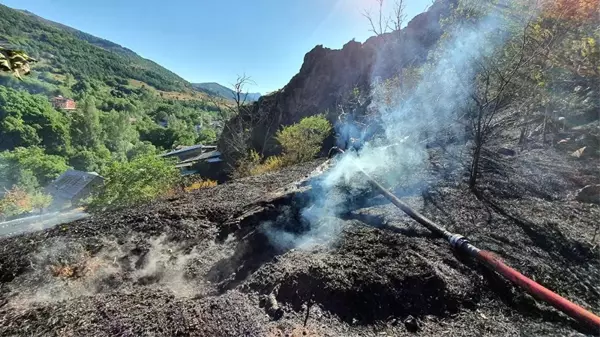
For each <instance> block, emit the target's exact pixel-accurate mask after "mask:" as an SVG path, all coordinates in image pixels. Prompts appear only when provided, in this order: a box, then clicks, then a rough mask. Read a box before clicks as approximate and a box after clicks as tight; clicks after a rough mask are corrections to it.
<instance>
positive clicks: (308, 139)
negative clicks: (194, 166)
mask: <svg viewBox="0 0 600 337" xmlns="http://www.w3.org/2000/svg"><path fill="white" fill-rule="evenodd" d="M331 129H332V127H331V124H330V123H329V121H327V119H325V117H324V116H323V115H317V116H311V117H306V118H303V119H302V120H301V121H300V122H299V123H296V124H293V125H290V126H287V127H284V128H283V129H281V130H280V131H278V132H277V134H276V136H275V138H276V139H277V141H278V142H279V144H281V147H282V148H283V154H282V155H280V156H271V157H268V158H266V159H264V160H263V157H262V156H261V155H260V154H258V152H256V151H254V150H250V152H249V153H248V155H247V156H246V157H245V158H242V159H241V160H239V161H238V162H237V167H236V170H235V172H234V174H233V178H241V177H246V176H251V175H259V174H263V173H267V172H272V171H277V170H279V169H281V168H283V167H285V166H289V165H294V164H299V163H303V162H306V161H310V160H312V159H314V158H315V157H316V156H317V154H318V153H319V151H321V147H322V145H323V141H324V140H325V138H327V136H329V134H330V132H331Z"/></svg>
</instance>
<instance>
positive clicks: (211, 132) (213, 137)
mask: <svg viewBox="0 0 600 337" xmlns="http://www.w3.org/2000/svg"><path fill="white" fill-rule="evenodd" d="M216 142H217V133H216V132H215V129H212V128H206V127H205V128H202V130H200V133H199V135H198V143H201V144H215V143H216Z"/></svg>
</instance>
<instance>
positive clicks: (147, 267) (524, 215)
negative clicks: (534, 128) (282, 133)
mask: <svg viewBox="0 0 600 337" xmlns="http://www.w3.org/2000/svg"><path fill="white" fill-rule="evenodd" d="M571 160H573V159H571V158H568V156H564V155H563V154H561V153H557V152H555V151H554V150H552V149H545V150H532V151H526V152H523V153H519V154H517V155H515V156H513V157H511V158H508V159H506V158H505V160H503V164H502V165H504V166H503V169H501V170H500V169H495V170H490V171H489V172H488V173H486V175H485V179H483V180H482V182H481V188H480V195H479V197H477V196H475V195H474V194H473V193H472V192H470V191H469V190H468V189H467V188H466V186H465V185H464V184H463V183H460V182H458V183H449V182H448V181H462V180H464V179H463V178H462V177H460V176H459V177H456V179H445V180H436V182H435V183H429V184H426V186H424V187H423V188H422V189H421V190H420V191H419V192H417V193H400V192H401V191H398V194H403V195H404V196H403V199H404V200H405V201H406V202H407V203H409V204H410V205H411V206H413V207H414V208H416V209H417V210H419V211H420V212H422V213H423V214H425V215H426V216H428V217H429V218H431V219H432V220H435V221H437V222H438V223H440V224H442V225H444V226H446V227H447V228H448V229H449V230H450V231H453V232H457V233H461V234H463V235H465V236H468V237H469V238H470V239H471V241H472V242H473V243H474V244H475V245H477V246H478V247H480V248H482V249H488V250H490V251H493V252H495V253H496V254H498V255H499V256H500V257H501V258H502V259H503V260H505V261H506V262H507V263H508V264H510V265H511V266H513V267H514V268H516V269H518V270H520V271H521V272H523V273H524V274H526V275H528V276H530V277H532V278H534V279H535V280H537V281H538V282H540V283H542V284H543V285H545V286H547V287H548V288H550V289H553V290H555V291H556V292H558V293H560V294H561V295H563V296H566V297H568V298H569V299H571V300H573V301H574V302H576V303H578V304H580V305H582V306H583V307H586V308H588V309H591V310H592V311H595V312H600V260H599V259H598V247H597V245H598V241H599V239H600V234H599V235H597V237H594V232H595V230H597V229H596V226H597V225H598V224H597V221H598V219H600V206H598V205H595V204H586V203H581V202H578V201H575V200H574V196H573V193H575V192H576V191H577V189H579V188H581V187H582V186H580V185H581V184H582V183H581V182H578V180H577V179H575V178H576V177H577V176H578V175H579V176H585V177H588V178H589V177H591V178H590V179H596V178H594V175H595V174H596V173H597V172H595V171H594V172H592V173H589V172H590V171H589V170H590V168H591V170H596V168H595V165H596V164H594V163H592V162H589V163H585V162H578V163H570V162H569V161H571ZM326 164H327V163H324V161H323V160H321V161H316V162H312V163H308V164H304V165H299V166H295V167H290V168H287V169H284V170H282V171H280V172H277V173H270V174H265V175H262V176H256V177H250V178H245V179H240V180H236V181H232V182H229V183H226V184H223V185H219V186H217V187H214V188H210V189H205V190H199V191H195V192H193V193H189V194H182V195H179V196H176V197H172V198H170V199H166V200H160V201H157V202H155V203H152V204H149V205H144V206H139V207H136V208H131V209H124V210H120V211H116V212H107V213H101V214H95V215H93V216H92V217H90V218H88V219H84V220H80V221H76V222H73V223H69V224H65V225H60V226H58V227H55V228H53V229H48V230H45V231H42V232H37V233H30V234H24V235H20V236H17V237H12V238H5V239H0V335H2V336H21V335H34V336H38V335H44V336H45V335H49V336H53V335H55V336H359V335H360V336H385V335H389V336H400V335H413V334H415V333H416V334H418V335H421V336H441V335H456V336H473V335H480V336H499V335H504V336H515V335H557V336H564V335H576V334H579V333H582V334H589V333H593V331H588V330H585V329H584V328H583V327H581V326H580V325H579V324H578V323H576V322H574V321H573V320H571V319H570V318H568V317H567V316H565V315H563V314H562V313H559V312H557V311H555V310H554V309H552V308H550V307H548V306H547V305H545V304H543V303H541V302H537V301H536V300H535V299H533V298H532V297H530V296H529V295H526V294H524V293H523V292H522V291H521V290H519V289H516V288H514V287H513V286H512V285H510V284H509V283H508V282H506V281H505V280H503V279H501V278H500V277H499V276H498V275H496V274H494V273H493V272H490V271H489V270H487V269H485V268H484V267H482V266H480V265H479V264H477V263H475V262H474V261H472V260H470V259H468V258H466V257H463V256H459V255H456V254H455V253H454V252H453V251H452V250H451V249H450V248H449V246H448V245H447V244H446V243H445V242H444V241H443V240H442V239H439V238H436V237H434V236H432V234H431V233H429V232H428V231H427V230H426V229H424V228H421V227H420V226H419V225H418V224H417V223H415V222H414V221H412V220H411V219H410V218H408V217H407V216H405V215H404V214H403V213H402V212H401V211H400V210H398V209H397V208H395V207H394V206H393V205H391V204H390V203H388V202H387V201H386V200H385V199H383V198H382V197H381V196H376V195H375V196H371V197H370V198H367V199H365V200H364V201H363V202H362V203H361V204H360V205H356V207H354V208H352V209H350V210H349V211H348V212H345V213H344V214H342V215H340V216H339V217H338V218H337V219H336V221H337V223H338V224H339V230H338V232H337V233H336V238H335V239H334V240H331V241H330V242H329V243H328V244H317V245H313V246H311V248H310V249H301V248H295V249H293V248H291V247H289V248H282V247H281V246H276V245H273V244H272V242H271V240H270V238H269V236H268V235H267V233H266V232H265V230H264V228H265V224H266V223H268V224H270V225H271V226H276V227H278V228H280V229H284V230H286V231H288V232H291V233H301V232H302V231H303V230H304V227H305V226H306V224H303V222H302V220H301V217H300V216H299V212H300V210H301V209H302V208H303V207H305V206H306V203H307V193H309V192H308V191H309V190H310V188H311V181H312V180H311V179H312V178H311V174H318V173H319V171H318V170H323V169H324V166H323V165H326ZM566 167H569V168H571V169H570V170H566V169H565V168H566ZM315 169H317V171H316V172H315ZM586 170H587V171H586ZM506 172H509V173H508V174H507V173H506ZM511 172H513V173H514V172H516V173H518V174H513V173H511ZM582 172H584V173H582ZM585 172H588V173H585ZM586 174H587V175H586ZM596 177H597V175H596ZM544 180H545V182H546V184H545V186H546V187H544V188H541V187H540V186H541V185H540V184H539V182H540V181H544ZM550 182H552V183H550ZM586 183H587V180H586ZM413 192H414V191H413ZM594 240H595V242H594Z"/></svg>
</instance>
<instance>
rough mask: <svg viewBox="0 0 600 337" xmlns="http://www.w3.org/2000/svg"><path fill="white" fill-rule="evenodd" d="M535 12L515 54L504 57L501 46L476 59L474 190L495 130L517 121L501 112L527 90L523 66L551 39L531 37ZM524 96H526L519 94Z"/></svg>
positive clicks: (472, 119) (540, 53)
mask: <svg viewBox="0 0 600 337" xmlns="http://www.w3.org/2000/svg"><path fill="white" fill-rule="evenodd" d="M532 26H533V15H532V16H531V17H529V19H528V20H527V21H526V23H525V25H524V28H523V31H522V33H521V37H520V38H521V41H520V42H519V43H518V44H516V43H515V45H514V47H513V52H512V53H511V54H512V56H510V57H508V58H504V57H502V56H501V54H504V53H505V52H506V51H505V50H500V51H499V53H496V54H494V55H492V56H490V57H487V58H485V59H484V60H481V61H478V62H476V69H477V75H476V80H475V84H476V89H475V91H474V92H473V94H472V95H471V97H470V98H471V100H472V103H473V104H471V105H470V107H469V108H468V109H467V114H466V115H467V119H468V121H469V123H470V125H469V126H470V129H471V132H472V136H473V149H472V151H473V152H472V160H471V165H470V176H469V187H470V188H471V189H472V190H475V187H476V185H477V178H478V176H479V174H480V162H481V155H482V150H483V148H484V147H485V146H486V144H488V142H489V141H490V140H492V139H493V137H494V135H495V131H497V130H498V129H499V128H500V127H501V126H503V125H505V123H506V122H510V121H514V118H515V116H504V117H503V118H501V117H500V116H499V113H500V112H502V111H503V110H504V109H505V108H507V107H508V105H509V104H510V103H512V102H513V101H514V99H515V98H517V96H518V94H519V93H523V92H524V87H525V86H526V85H528V84H529V82H527V81H523V79H522V78H520V72H522V70H523V68H524V67H525V66H526V65H528V64H531V63H532V61H533V60H534V59H535V58H537V57H539V56H542V57H543V55H544V51H545V50H547V49H548V48H550V45H551V43H552V41H551V40H550V41H545V42H540V41H538V40H536V39H534V38H532V36H531V34H530V30H531V29H532ZM519 99H521V100H523V99H525V98H524V97H519Z"/></svg>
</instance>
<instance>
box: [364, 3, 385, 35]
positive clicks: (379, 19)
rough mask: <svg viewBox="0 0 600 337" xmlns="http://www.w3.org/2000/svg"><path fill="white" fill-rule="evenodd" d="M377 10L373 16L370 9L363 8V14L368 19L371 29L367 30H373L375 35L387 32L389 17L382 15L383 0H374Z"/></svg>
mask: <svg viewBox="0 0 600 337" xmlns="http://www.w3.org/2000/svg"><path fill="white" fill-rule="evenodd" d="M376 1H377V4H378V7H379V10H378V13H377V14H376V17H373V13H372V12H371V10H366V9H365V10H364V11H363V13H362V14H363V16H364V17H365V18H366V19H367V20H369V24H370V25H371V29H370V30H369V31H371V32H373V34H375V35H376V36H379V35H382V34H385V33H387V29H388V26H389V20H390V19H389V17H388V16H386V15H384V13H383V1H384V0H376Z"/></svg>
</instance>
